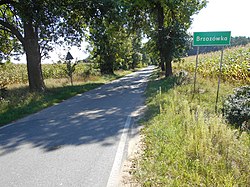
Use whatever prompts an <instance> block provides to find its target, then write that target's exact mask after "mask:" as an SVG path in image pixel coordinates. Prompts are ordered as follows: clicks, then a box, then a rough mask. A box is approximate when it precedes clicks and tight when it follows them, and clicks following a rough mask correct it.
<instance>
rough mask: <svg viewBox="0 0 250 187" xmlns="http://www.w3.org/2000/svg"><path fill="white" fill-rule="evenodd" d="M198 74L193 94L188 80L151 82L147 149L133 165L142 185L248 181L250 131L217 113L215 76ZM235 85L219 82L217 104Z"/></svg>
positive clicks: (213, 184)
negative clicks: (209, 77) (232, 123)
mask: <svg viewBox="0 0 250 187" xmlns="http://www.w3.org/2000/svg"><path fill="white" fill-rule="evenodd" d="M154 78H155V77H153V79H154ZM198 80H199V81H198V84H197V92H196V93H195V94H194V95H193V85H192V82H191V81H190V80H189V81H187V82H186V84H182V85H177V84H176V82H177V77H172V78H167V79H165V78H164V79H158V80H152V81H151V82H150V83H149V84H148V89H147V93H146V95H147V105H148V111H147V113H146V115H145V116H147V117H146V118H145V119H144V121H143V122H142V123H144V124H145V128H144V129H143V135H144V141H143V150H144V153H143V155H142V156H141V158H139V159H138V160H136V161H135V162H134V164H135V169H134V171H133V172H134V176H135V178H136V180H137V181H138V183H139V184H140V185H141V186H178V187H179V186H249V184H250V165H249V163H250V135H249V134H248V133H246V132H241V131H240V130H237V129H234V128H232V127H231V126H229V125H228V124H226V122H225V121H224V120H223V117H222V115H221V114H220V113H219V114H216V113H215V108H214V105H215V97H216V89H217V86H216V84H217V81H216V80H213V79H205V78H201V77H199V79H198ZM237 86H238V85H233V84H228V83H225V82H223V83H222V84H221V89H220V98H219V108H221V103H222V102H221V101H222V100H223V99H224V98H225V96H226V95H227V94H229V93H231V92H232V90H233V88H234V87H237ZM160 90H161V91H160Z"/></svg>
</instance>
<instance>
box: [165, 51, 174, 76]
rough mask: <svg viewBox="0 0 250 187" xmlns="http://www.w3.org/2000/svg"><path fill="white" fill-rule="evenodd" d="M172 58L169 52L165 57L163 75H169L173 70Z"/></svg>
mask: <svg viewBox="0 0 250 187" xmlns="http://www.w3.org/2000/svg"><path fill="white" fill-rule="evenodd" d="M172 60H173V57H172V55H171V54H169V55H168V56H167V57H166V72H165V77H170V76H172V75H173V71H172Z"/></svg>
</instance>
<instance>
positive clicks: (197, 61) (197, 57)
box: [194, 46, 200, 93]
mask: <svg viewBox="0 0 250 187" xmlns="http://www.w3.org/2000/svg"><path fill="white" fill-rule="evenodd" d="M199 49H200V48H199V46H198V47H197V54H196V64H195V73H194V93H195V85H196V77H197V69H198V63H199Z"/></svg>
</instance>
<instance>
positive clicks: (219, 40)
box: [193, 31, 231, 46]
mask: <svg viewBox="0 0 250 187" xmlns="http://www.w3.org/2000/svg"><path fill="white" fill-rule="evenodd" d="M230 41H231V31H222V32H194V40H193V45H194V46H224V45H230Z"/></svg>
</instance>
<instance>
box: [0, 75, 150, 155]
mask: <svg viewBox="0 0 250 187" xmlns="http://www.w3.org/2000/svg"><path fill="white" fill-rule="evenodd" d="M149 74H150V73H149V72H146V71H140V76H133V75H132V76H127V77H125V78H122V79H121V80H120V81H114V82H113V83H112V84H107V85H103V86H101V87H99V88H97V89H95V90H91V91H89V92H86V93H85V94H78V95H77V96H75V97H72V98H70V99H68V100H66V101H64V102H62V103H59V104H57V105H54V106H52V107H49V108H46V109H44V110H42V111H40V112H38V113H36V114H34V115H31V116H28V117H26V118H23V119H21V120H19V121H17V122H15V124H13V125H10V126H7V127H4V128H2V129H0V156H3V155H6V154H8V153H11V152H13V151H16V150H18V149H20V148H21V147H22V145H27V144H28V145H31V146H32V147H33V148H39V149H42V150H43V151H44V152H48V151H54V150H57V149H60V148H62V147H66V146H80V145H83V144H95V143H98V142H99V143H101V145H103V146H110V145H113V144H115V143H117V139H118V138H119V136H120V134H121V133H122V132H123V129H124V124H125V122H126V119H127V117H128V116H129V115H131V112H134V111H137V110H139V109H140V108H141V107H142V106H143V105H144V102H143V101H144V99H143V96H142V95H143V93H144V91H145V87H146V81H145V79H144V78H146V77H148V76H149ZM92 86H96V85H92ZM70 88H72V87H70ZM28 107H29V106H28V105H27V108H28ZM125 130H127V129H125Z"/></svg>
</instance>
